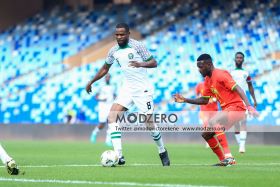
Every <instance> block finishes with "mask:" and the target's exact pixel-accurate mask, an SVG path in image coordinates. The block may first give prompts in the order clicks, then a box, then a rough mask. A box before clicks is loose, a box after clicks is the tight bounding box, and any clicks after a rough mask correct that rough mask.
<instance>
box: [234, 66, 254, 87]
mask: <svg viewBox="0 0 280 187" xmlns="http://www.w3.org/2000/svg"><path fill="white" fill-rule="evenodd" d="M231 76H232V78H233V79H234V80H235V81H236V83H237V84H238V85H239V86H240V87H241V88H242V89H243V90H244V92H246V91H248V82H251V81H252V79H251V77H250V75H249V72H248V71H246V70H244V69H238V68H236V69H235V70H233V71H232V72H231Z"/></svg>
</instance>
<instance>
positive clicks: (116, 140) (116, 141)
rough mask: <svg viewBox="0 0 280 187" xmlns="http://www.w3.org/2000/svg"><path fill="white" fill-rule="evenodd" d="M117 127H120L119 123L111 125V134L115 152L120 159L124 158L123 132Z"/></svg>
mask: <svg viewBox="0 0 280 187" xmlns="http://www.w3.org/2000/svg"><path fill="white" fill-rule="evenodd" d="M116 126H117V127H119V124H118V123H110V124H109V132H110V135H111V140H112V144H113V147H114V151H115V152H116V153H117V155H118V157H119V158H120V157H122V141H121V132H120V131H117V130H116Z"/></svg>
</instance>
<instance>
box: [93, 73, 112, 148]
mask: <svg viewBox="0 0 280 187" xmlns="http://www.w3.org/2000/svg"><path fill="white" fill-rule="evenodd" d="M110 80H111V76H110V74H109V73H108V74H106V76H105V85H103V86H101V89H100V91H99V92H98V93H97V94H96V99H97V100H98V120H99V125H98V126H97V127H95V129H94V130H93V131H92V133H91V137H90V141H91V142H92V143H95V142H96V137H97V134H98V133H99V131H100V130H101V129H103V128H104V127H105V125H106V123H107V118H108V115H109V112H110V109H111V106H112V104H113V101H114V98H115V88H114V86H113V85H112V84H111V83H110ZM105 143H106V145H108V146H112V142H111V134H110V131H109V129H108V130H107V133H106V140H105Z"/></svg>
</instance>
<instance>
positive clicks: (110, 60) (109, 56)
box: [105, 47, 116, 64]
mask: <svg viewBox="0 0 280 187" xmlns="http://www.w3.org/2000/svg"><path fill="white" fill-rule="evenodd" d="M115 51H116V49H115V47H113V48H111V49H110V51H109V53H108V54H107V57H106V60H105V63H106V64H113V63H114V61H115V57H114V53H115Z"/></svg>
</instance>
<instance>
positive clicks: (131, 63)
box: [128, 61, 141, 68]
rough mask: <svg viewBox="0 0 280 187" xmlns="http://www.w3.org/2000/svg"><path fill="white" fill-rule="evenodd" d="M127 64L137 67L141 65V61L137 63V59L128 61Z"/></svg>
mask: <svg viewBox="0 0 280 187" xmlns="http://www.w3.org/2000/svg"><path fill="white" fill-rule="evenodd" d="M128 66H130V67H134V68H139V67H141V63H139V62H137V61H130V62H129V65H128Z"/></svg>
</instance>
